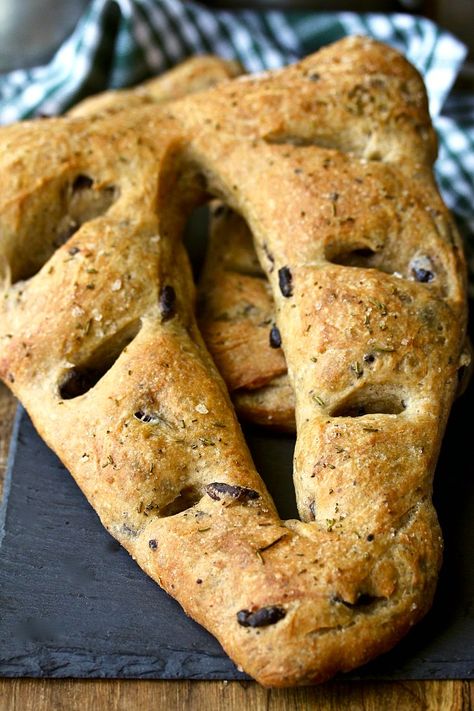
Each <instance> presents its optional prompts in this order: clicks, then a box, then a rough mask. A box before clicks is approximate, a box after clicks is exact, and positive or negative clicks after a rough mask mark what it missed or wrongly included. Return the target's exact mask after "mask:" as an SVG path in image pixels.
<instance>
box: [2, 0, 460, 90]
mask: <svg viewBox="0 0 474 711" xmlns="http://www.w3.org/2000/svg"><path fill="white" fill-rule="evenodd" d="M88 3H89V0H62V1H61V0H59V1H58V0H0V73H4V72H7V71H10V70H12V69H17V68H20V67H29V66H34V65H37V64H42V63H44V62H45V61H47V60H48V59H49V58H50V56H51V55H52V53H53V52H54V51H55V49H57V47H58V46H59V45H60V44H61V42H62V41H63V40H64V39H65V38H66V37H67V36H68V34H70V32H71V31H72V30H73V28H74V26H75V24H76V23H77V21H78V19H79V17H80V16H81V14H82V12H83V11H84V9H85V8H86V7H87V5H88ZM203 4H205V5H208V6H209V7H211V8H216V9H217V8H239V9H242V8H249V9H253V10H256V9H265V10H269V9H282V10H285V9H286V10H298V9H301V10H331V11H335V10H348V11H355V12H407V13H413V14H417V15H423V16H425V17H429V18H430V19H432V20H435V21H436V22H437V23H438V24H440V25H441V26H443V27H445V28H446V29H448V30H450V31H451V32H452V33H454V34H455V35H457V36H458V37H459V39H461V40H462V41H463V42H464V43H465V44H467V45H468V46H469V50H470V51H469V57H468V59H467V62H466V64H465V66H464V68H463V71H462V73H461V76H460V78H459V79H458V85H457V86H458V88H461V89H465V88H474V0H385V1H382V2H380V1H379V2H373V1H372V0H353V1H352V2H351V1H349V2H343V3H342V2H341V3H338V2H334V0H333V1H331V0H326V1H324V0H260V2H255V1H253V2H251V1H250V0H214V1H213V0H211V1H210V2H207V3H203Z"/></svg>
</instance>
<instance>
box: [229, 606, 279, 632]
mask: <svg viewBox="0 0 474 711" xmlns="http://www.w3.org/2000/svg"><path fill="white" fill-rule="evenodd" d="M285 615H286V610H285V609H284V608H283V607H277V606H276V605H269V606H268V607H261V608H260V609H259V610H256V611H255V612H251V611H250V610H240V611H239V612H238V613H237V622H238V623H239V625H242V627H267V626H268V625H274V624H275V623H276V622H279V621H280V620H282V619H283V618H284V617H285Z"/></svg>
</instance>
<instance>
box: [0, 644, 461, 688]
mask: <svg viewBox="0 0 474 711" xmlns="http://www.w3.org/2000/svg"><path fill="white" fill-rule="evenodd" d="M163 651H164V652H165V651H166V650H163ZM168 651H169V650H168ZM203 659H205V660H206V661H205V664H207V665H208V664H209V661H210V660H211V659H212V660H213V661H214V662H215V667H214V668H211V669H209V667H207V668H203V664H202V661H203ZM225 666H228V660H227V659H225V658H219V657H210V656H209V655H206V654H203V653H202V652H199V653H197V654H196V652H193V651H189V652H187V651H185V650H173V655H172V659H171V661H170V659H169V658H168V659H166V656H165V655H164V656H162V657H149V656H146V657H141V656H134V655H130V654H114V655H110V654H102V655H101V654H91V653H82V652H77V651H74V650H68V649H61V650H49V649H48V648H43V650H42V652H41V654H40V655H38V654H35V655H32V656H30V655H25V656H20V657H14V658H12V659H9V660H6V661H5V662H4V663H3V664H2V665H1V666H0V675H1V676H3V677H22V676H26V677H36V678H67V677H69V678H75V679H85V678H94V679H169V680H173V679H175V680H178V679H196V680H198V679H210V680H229V681H231V680H251V677H249V676H248V675H247V674H244V673H243V672H239V671H238V670H237V669H235V671H232V672H230V671H229V669H228V668H227V669H225V668H222V667H225ZM473 678H474V660H473V661H463V662H459V661H453V660H439V662H434V661H433V660H423V661H422V662H420V660H417V663H416V664H415V665H413V668H411V669H410V668H408V669H404V670H399V669H397V668H395V669H393V670H392V672H391V673H383V672H382V673H380V672H379V673H374V672H372V673H371V672H370V669H369V668H368V667H367V673H364V672H362V673H361V670H357V671H354V672H348V673H346V674H340V675H338V676H337V677H336V680H337V679H339V680H341V681H344V680H351V681H368V680H379V681H393V680H396V681H408V680H429V679H439V680H442V679H473Z"/></svg>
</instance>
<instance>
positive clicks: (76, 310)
mask: <svg viewBox="0 0 474 711" xmlns="http://www.w3.org/2000/svg"><path fill="white" fill-rule="evenodd" d="M72 315H73V316H84V309H83V308H81V307H80V306H78V305H77V304H74V306H73V307H72Z"/></svg>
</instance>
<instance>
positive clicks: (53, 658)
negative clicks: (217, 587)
mask: <svg viewBox="0 0 474 711" xmlns="http://www.w3.org/2000/svg"><path fill="white" fill-rule="evenodd" d="M23 416H24V411H23V410H22V408H18V411H17V413H16V417H15V422H14V428H13V433H12V441H11V445H10V451H9V457H8V463H7V475H6V487H5V489H6V496H5V497H4V501H3V505H2V507H1V509H0V515H1V518H0V526H1V527H2V528H0V536H1V535H2V529H3V534H4V533H5V518H6V509H7V505H8V498H9V497H8V492H9V491H10V488H11V487H12V480H13V477H12V469H13V468H14V467H13V465H14V462H15V454H16V453H17V442H18V440H20V441H19V443H18V444H19V447H21V446H22V438H21V436H19V435H20V431H19V427H20V422H21V421H22V419H23ZM7 528H8V525H7ZM407 641H408V640H407ZM156 651H157V652H158V655H159V656H156V655H155V654H154V653H153V654H146V655H137V654H136V653H133V652H129V653H124V652H123V651H122V652H121V653H117V654H115V652H112V653H106V652H105V653H104V652H99V653H94V652H93V651H86V652H84V651H82V650H79V651H78V648H77V647H76V648H72V647H66V646H56V647H53V646H51V645H48V643H46V644H44V645H42V646H40V648H39V649H38V648H36V650H35V652H34V654H31V653H30V652H29V651H26V652H25V654H19V655H17V656H11V657H9V656H8V655H7V654H5V655H4V663H1V662H0V676H5V677H20V676H30V677H37V678H48V677H51V678H65V677H72V678H130V679H132V678H134V679H135V678H149V679H153V678H158V679H215V680H219V679H221V680H222V679H228V680H231V679H239V680H242V679H248V678H249V677H248V676H246V675H245V674H243V673H241V672H238V670H237V669H236V668H235V667H234V668H229V664H232V663H231V662H230V660H229V659H228V658H227V657H224V656H223V658H222V659H221V658H220V657H218V655H216V654H209V653H208V652H206V651H205V649H203V648H199V647H197V646H195V645H191V646H190V648H189V650H186V649H183V648H182V647H181V648H178V649H176V648H174V647H173V646H172V645H168V646H166V647H163V648H162V650H158V649H157V650H156ZM440 651H441V650H440ZM466 651H467V650H466V648H465V647H464V649H463V652H464V653H463V654H462V655H459V653H458V655H455V656H454V659H453V658H451V659H445V658H440V659H436V658H431V659H429V658H428V659H427V658H423V657H421V658H420V657H417V658H416V659H415V660H408V661H407V662H405V663H403V662H402V663H400V662H398V663H397V662H395V663H394V661H395V660H393V659H391V660H390V658H389V657H390V653H389V654H388V655H383V656H382V657H380V658H379V659H377V660H375V661H374V662H372V663H371V664H369V665H367V666H366V667H363V668H360V669H357V670H355V671H353V672H350V673H347V674H341V675H339V676H338V678H339V679H341V680H369V679H379V680H387V681H389V680H394V679H395V680H409V679H472V678H474V660H473V659H469V658H468V659H466V657H465V652H466ZM160 652H161V655H160ZM170 654H171V655H172V656H173V660H170V659H169V655H170ZM460 656H461V657H464V658H461V659H460V658H459V657H460ZM466 656H467V655H466ZM440 657H441V655H440ZM226 664H227V666H226Z"/></svg>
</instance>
